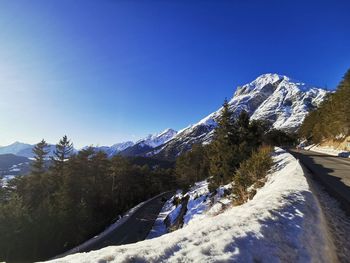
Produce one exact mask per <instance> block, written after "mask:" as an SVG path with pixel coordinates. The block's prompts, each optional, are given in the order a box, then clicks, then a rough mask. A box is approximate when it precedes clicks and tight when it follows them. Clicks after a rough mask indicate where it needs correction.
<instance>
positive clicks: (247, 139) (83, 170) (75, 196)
mask: <svg viewBox="0 0 350 263" xmlns="http://www.w3.org/2000/svg"><path fill="white" fill-rule="evenodd" d="M294 141H295V136H294V135H291V134H287V133H285V132H283V131H278V130H274V129H271V124H270V123H268V122H266V121H261V120H250V118H249V114H248V113H247V112H245V111H242V112H241V113H240V115H239V116H238V117H237V118H235V117H234V114H233V112H232V111H231V110H230V109H229V104H228V102H227V101H225V102H224V104H223V108H222V112H221V116H220V118H219V120H218V125H217V127H216V129H215V131H214V134H213V138H212V141H211V143H208V144H204V145H202V144H195V145H193V146H192V149H191V150H190V151H187V152H185V153H183V154H182V155H180V156H179V157H178V158H177V160H176V165H175V167H173V165H172V163H167V162H166V161H161V160H155V159H150V158H141V157H137V158H134V159H130V158H127V157H123V156H120V155H116V156H114V157H112V158H108V157H107V155H106V153H104V152H101V151H95V150H94V149H93V148H91V147H90V148H87V149H83V150H81V151H79V152H77V153H74V152H73V145H72V143H71V141H70V140H68V138H67V136H64V137H63V138H62V139H61V140H60V141H59V143H58V144H57V145H56V150H55V151H54V154H53V157H51V158H48V157H47V154H48V150H47V148H48V145H47V143H46V142H45V140H42V141H41V142H39V143H38V144H37V145H36V146H35V147H34V149H33V152H34V154H35V157H34V160H33V162H32V164H31V168H32V169H31V173H30V174H29V175H26V176H18V177H16V178H15V179H13V180H11V181H10V182H9V184H8V185H7V186H6V187H4V188H0V260H6V261H21V262H22V261H37V260H45V259H48V258H50V257H53V256H55V255H58V254H60V253H62V252H64V251H66V250H68V249H70V248H72V247H75V246H77V245H79V244H81V243H82V242H84V241H86V240H87V239H89V238H91V237H93V236H95V235H96V234H98V233H100V232H101V231H102V230H103V229H104V228H105V227H106V226H108V225H109V224H111V223H112V222H114V221H115V220H116V218H117V217H118V215H120V214H122V213H123V212H125V211H127V210H128V209H130V208H132V207H133V206H135V205H136V204H138V203H140V202H142V201H144V200H146V199H148V198H150V197H152V196H154V195H156V194H158V193H161V192H164V191H166V190H170V189H177V188H179V187H180V188H182V189H186V188H188V187H190V186H191V185H192V184H193V183H194V182H197V181H200V180H203V179H208V178H209V182H210V184H209V188H210V191H212V192H215V190H216V189H217V188H218V187H219V186H220V185H224V184H227V183H230V182H234V184H235V189H236V192H235V196H236V197H237V200H236V203H242V202H244V201H246V200H247V198H250V197H251V196H252V194H251V193H250V192H249V191H248V187H249V186H251V185H252V184H256V183H258V182H261V180H262V179H263V178H264V176H265V175H266V173H267V171H268V169H269V167H270V166H271V163H272V161H271V156H270V153H271V148H267V147H262V146H263V145H265V144H269V145H281V144H283V145H286V144H293V143H294ZM48 159H49V160H48Z"/></svg>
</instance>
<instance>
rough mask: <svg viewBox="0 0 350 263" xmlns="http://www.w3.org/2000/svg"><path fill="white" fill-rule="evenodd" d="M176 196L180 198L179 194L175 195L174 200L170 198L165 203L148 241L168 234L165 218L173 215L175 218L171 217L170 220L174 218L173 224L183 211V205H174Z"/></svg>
mask: <svg viewBox="0 0 350 263" xmlns="http://www.w3.org/2000/svg"><path fill="white" fill-rule="evenodd" d="M175 196H179V193H177V194H176V195H174V196H173V197H172V198H170V199H169V200H168V201H166V202H165V204H164V206H163V208H162V210H161V211H160V213H159V215H158V217H157V219H156V221H155V223H154V225H153V228H152V229H151V231H150V233H149V234H148V236H147V238H146V239H152V238H156V237H160V236H162V235H164V234H166V233H167V228H166V226H165V223H164V220H165V218H166V217H167V216H168V215H169V214H172V215H173V216H171V217H170V218H172V219H171V222H173V221H174V220H175V219H176V217H177V215H178V213H179V212H180V210H181V205H179V206H178V207H176V206H175V205H174V204H173V201H174V198H175Z"/></svg>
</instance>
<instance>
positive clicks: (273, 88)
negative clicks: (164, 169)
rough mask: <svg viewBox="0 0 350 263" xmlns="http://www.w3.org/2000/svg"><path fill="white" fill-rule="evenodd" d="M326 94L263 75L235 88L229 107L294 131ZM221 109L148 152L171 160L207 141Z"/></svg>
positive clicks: (286, 78)
mask: <svg viewBox="0 0 350 263" xmlns="http://www.w3.org/2000/svg"><path fill="white" fill-rule="evenodd" d="M326 94H327V91H325V90H323V89H320V88H316V87H312V86H308V85H306V84H304V83H301V82H297V81H294V80H292V79H290V78H289V77H287V76H282V75H278V74H264V75H261V76H259V77H258V78H257V79H255V80H254V81H253V82H251V83H249V84H246V85H243V86H241V87H238V88H237V90H236V92H235V93H234V95H233V97H232V99H231V100H230V101H229V107H230V109H231V110H232V111H233V113H234V115H235V116H238V115H239V114H240V112H241V111H243V110H245V111H247V112H248V113H249V115H250V116H251V118H252V119H263V120H268V121H270V122H271V123H272V124H273V127H274V128H276V129H282V130H286V131H291V132H294V131H296V130H297V129H298V128H299V127H300V125H301V124H302V122H303V120H304V118H305V116H306V114H307V113H308V112H309V111H310V110H312V109H314V108H315V107H317V106H318V105H319V103H320V102H322V101H323V99H324V98H325V96H326ZM221 110H222V108H220V109H219V110H217V111H215V112H213V113H211V114H210V115H208V116H207V117H205V118H204V119H202V120H201V121H199V122H198V123H196V124H194V125H191V126H189V127H187V128H185V129H183V130H181V131H179V132H178V133H177V135H176V136H174V138H173V139H172V140H170V141H169V142H168V143H166V144H164V145H162V146H161V147H158V148H156V149H155V150H154V151H153V152H152V153H150V154H151V155H157V156H158V157H161V158H170V159H173V158H174V157H176V156H177V155H178V154H179V153H181V152H184V151H186V150H188V149H190V148H191V146H192V144H193V143H205V142H209V141H210V140H211V137H212V135H213V130H214V128H215V126H216V121H217V120H218V118H219V116H220V113H221ZM150 154H149V155H150Z"/></svg>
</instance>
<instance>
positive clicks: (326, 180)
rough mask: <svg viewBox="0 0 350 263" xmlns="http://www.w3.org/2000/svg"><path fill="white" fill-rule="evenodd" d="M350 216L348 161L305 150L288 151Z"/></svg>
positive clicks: (349, 173)
mask: <svg viewBox="0 0 350 263" xmlns="http://www.w3.org/2000/svg"><path fill="white" fill-rule="evenodd" d="M289 151H290V153H291V154H293V155H294V156H295V157H296V158H298V159H299V160H300V161H301V163H302V164H303V165H304V166H305V167H306V168H308V169H309V170H310V171H311V173H312V174H313V176H314V178H315V179H317V180H319V181H320V182H321V183H323V185H324V186H325V187H326V190H327V191H328V192H329V193H331V194H332V195H333V196H334V197H336V198H337V199H338V200H339V201H340V202H341V204H342V207H343V208H344V209H345V210H346V212H347V213H348V214H350V159H346V158H342V157H337V156H331V155H327V154H323V153H317V152H313V151H305V150H295V149H290V150H289Z"/></svg>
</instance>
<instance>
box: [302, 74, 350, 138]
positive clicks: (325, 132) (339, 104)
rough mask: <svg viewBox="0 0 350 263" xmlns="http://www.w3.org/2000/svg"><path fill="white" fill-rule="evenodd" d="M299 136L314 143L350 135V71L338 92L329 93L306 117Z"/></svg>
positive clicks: (340, 84) (339, 86)
mask: <svg viewBox="0 0 350 263" xmlns="http://www.w3.org/2000/svg"><path fill="white" fill-rule="evenodd" d="M299 135H300V137H301V138H304V139H307V140H309V141H310V142H313V143H320V142H321V141H322V140H324V139H342V138H344V137H346V136H348V135H350V70H348V71H347V72H346V73H345V75H344V77H343V79H342V81H341V82H340V83H339V85H338V87H337V89H336V91H335V92H333V93H329V94H328V96H327V98H326V99H325V100H324V101H323V102H322V103H321V105H319V107H318V108H317V109H315V110H314V111H311V112H310V113H309V114H308V116H306V118H305V120H304V122H303V124H302V125H301V127H300V130H299Z"/></svg>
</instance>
